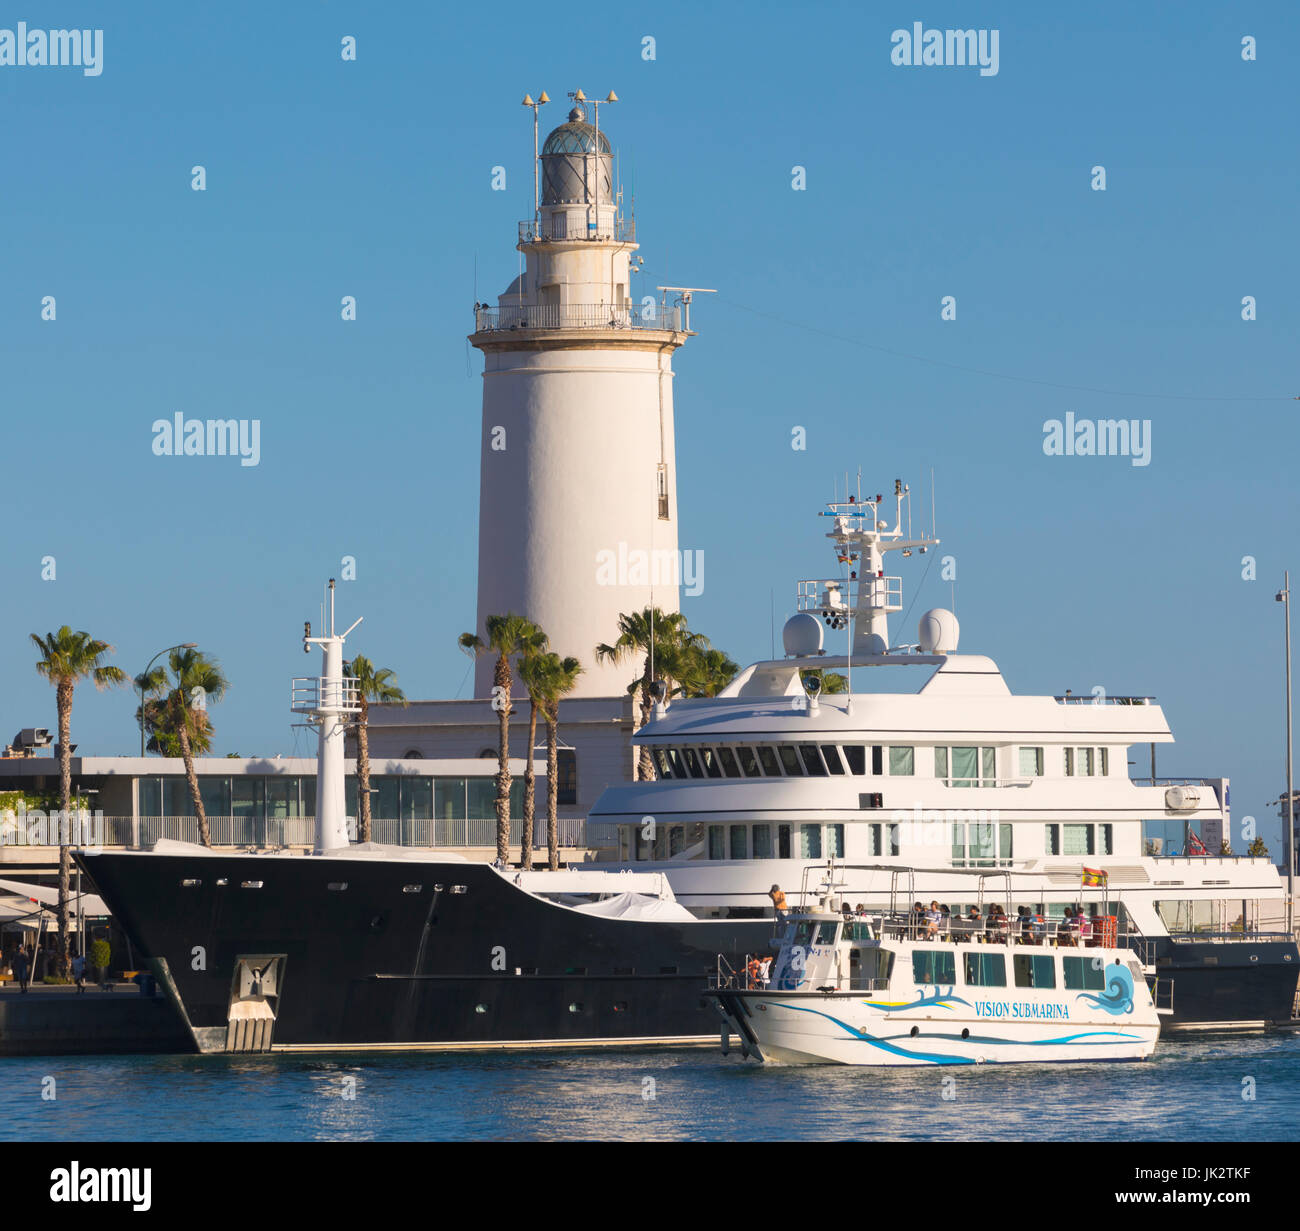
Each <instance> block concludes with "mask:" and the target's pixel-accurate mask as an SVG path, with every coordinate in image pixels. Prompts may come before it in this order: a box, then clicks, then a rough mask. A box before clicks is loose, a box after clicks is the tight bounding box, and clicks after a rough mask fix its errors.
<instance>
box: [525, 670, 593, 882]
mask: <svg viewBox="0 0 1300 1231" xmlns="http://www.w3.org/2000/svg"><path fill="white" fill-rule="evenodd" d="M582 670H583V667H582V664H581V663H580V662H579V661H578V660H577V659H576V658H561V657H560V656H559V655H558V654H543V655H541V656H540V658H539V666H538V667H537V668H536V674H537V676H538V680H539V689H538V691H539V693H540V695H541V696H542V697H543V698H544V701H543V704H542V717H544V718H545V719H546V848H547V855H548V858H547V866H548V867H549V868H550V870H551V871H552V872H556V871H558V870H559V867H560V824H559V820H558V815H557V814H558V808H559V781H558V779H559V761H560V754H559V726H560V698H561V697H564V696H566V695H567V694H568V693H571V692H572V691H573V690H574V689H575V688H576V687H577V685H578V676H580V675H581V674H582Z"/></svg>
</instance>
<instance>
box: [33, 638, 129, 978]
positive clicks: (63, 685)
mask: <svg viewBox="0 0 1300 1231" xmlns="http://www.w3.org/2000/svg"><path fill="white" fill-rule="evenodd" d="M31 636H32V641H33V643H34V644H35V646H36V648H37V649H38V650H39V651H40V654H41V656H40V658H39V659H37V662H36V670H37V672H38V673H39V674H41V675H43V676H44V677H45V678H46V679H47V680H49V681H50V683H51V684H53V685H54V699H55V704H56V705H57V706H58V710H59V785H60V796H59V798H60V804H61V811H62V816H61V817H60V818H59V822H60V823H59V907H58V925H59V941H58V951H57V958H56V961H55V973H56V974H57V975H58V976H59V977H60V978H67V977H68V971H69V965H68V882H69V879H70V877H71V874H72V848H71V847H70V846H69V845H68V844H67V842H66V841H65V839H66V838H67V837H68V834H67V829H66V826H67V823H68V818H69V817H70V815H71V813H72V692H73V689H74V688H76V686H77V684H78V683H79V682H80V681H81V680H84V679H91V680H93V681H94V684H95V687H96V688H99V689H104V688H108V687H111V686H113V685H116V684H125V683H126V672H124V671H123V670H122V668H121V667H108V666H103V665H102V663H101V660H102V659H103V658H104V656H105V655H107V654H111V653H113V647H112V646H111V645H109V644H108V642H107V641H97V640H96V639H95V638H94V637H92V636H91V635H90V634H89V633H86V632H77V633H74V632H73V631H72V629H71V628H69V627H68V626H67V625H66V624H65V625H64V626H63V627H62V628H61V629H59V631H58V632H57V633H46V635H45V636H44V637H41V636H40V635H38V634H37V633H32V635H31ZM83 943H84V939H83Z"/></svg>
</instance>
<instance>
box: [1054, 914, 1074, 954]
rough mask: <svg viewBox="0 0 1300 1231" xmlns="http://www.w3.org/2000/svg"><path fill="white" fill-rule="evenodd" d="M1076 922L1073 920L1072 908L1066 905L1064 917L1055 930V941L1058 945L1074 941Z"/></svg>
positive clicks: (1071, 943)
mask: <svg viewBox="0 0 1300 1231" xmlns="http://www.w3.org/2000/svg"><path fill="white" fill-rule="evenodd" d="M1077 926H1078V924H1076V923H1075V921H1074V909H1073V907H1070V906H1067V907H1066V908H1065V918H1064V919H1062V920H1061V922H1060V925H1059V927H1058V928H1057V930H1056V943H1057V944H1058V945H1073V944H1074V943H1075V941H1076V936H1075V931H1074V929H1075V928H1076V927H1077Z"/></svg>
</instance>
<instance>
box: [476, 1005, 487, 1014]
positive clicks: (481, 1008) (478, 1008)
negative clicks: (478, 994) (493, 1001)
mask: <svg viewBox="0 0 1300 1231" xmlns="http://www.w3.org/2000/svg"><path fill="white" fill-rule="evenodd" d="M474 1012H475V1013H486V1012H487V1005H485V1004H476V1005H475V1006H474Z"/></svg>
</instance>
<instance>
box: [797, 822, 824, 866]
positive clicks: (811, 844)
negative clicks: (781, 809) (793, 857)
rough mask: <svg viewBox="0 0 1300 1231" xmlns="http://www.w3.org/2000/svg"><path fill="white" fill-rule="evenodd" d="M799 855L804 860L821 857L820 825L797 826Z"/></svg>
mask: <svg viewBox="0 0 1300 1231" xmlns="http://www.w3.org/2000/svg"><path fill="white" fill-rule="evenodd" d="M799 854H800V856H801V857H802V858H804V859H820V858H821V857H822V827H821V826H820V825H800V826H799Z"/></svg>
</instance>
